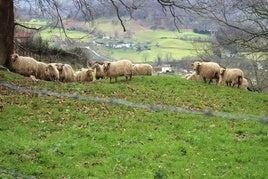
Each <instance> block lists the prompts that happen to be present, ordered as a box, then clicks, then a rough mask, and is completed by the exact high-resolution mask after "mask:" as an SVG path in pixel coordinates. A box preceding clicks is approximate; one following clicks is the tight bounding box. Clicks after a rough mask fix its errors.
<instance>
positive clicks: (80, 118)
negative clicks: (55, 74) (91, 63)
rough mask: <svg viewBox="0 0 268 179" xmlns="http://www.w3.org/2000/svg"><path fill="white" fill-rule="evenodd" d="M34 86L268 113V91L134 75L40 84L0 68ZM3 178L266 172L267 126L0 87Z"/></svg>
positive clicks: (10, 78)
mask: <svg viewBox="0 0 268 179" xmlns="http://www.w3.org/2000/svg"><path fill="white" fill-rule="evenodd" d="M0 81H5V82H8V83H11V84H13V85H17V86H22V87H25V88H27V89H33V90H43V91H44V89H46V90H50V91H53V92H57V93H68V94H76V95H81V96H85V97H89V96H94V97H99V98H111V99H122V100H126V101H130V102H133V103H139V104H148V105H153V104H154V105H155V104H157V105H163V106H174V107H181V108H183V109H188V110H189V111H191V110H195V111H201V110H206V109H210V110H212V111H216V112H228V113H231V114H233V115H237V116H239V115H256V116H268V110H267V102H268V96H267V94H259V93H253V92H247V91H241V90H238V89H231V88H226V87H218V86H215V85H207V84H202V83H196V82H193V81H187V80H185V79H182V78H180V77H178V76H152V77H134V78H133V80H132V81H131V82H127V83H126V82H124V80H123V78H122V79H120V80H119V82H118V83H114V84H110V83H109V80H108V79H107V80H102V81H95V82H92V83H88V84H80V83H68V84H63V83H53V82H45V81H39V83H38V84H35V83H34V82H32V81H31V80H30V79H29V78H25V77H22V76H20V75H17V74H14V73H8V72H2V71H0ZM0 89H1V90H0V93H1V95H0V101H1V104H0V107H1V112H0V145H1V148H0V177H2V178H12V177H15V176H17V177H22V178H23V177H25V178H26V177H36V178H153V177H157V178H167V177H168V178H203V177H208V178H213V177H224V178H245V177H246V178H265V177H266V176H267V175H268V173H267V165H268V162H267V161H268V157H267V155H266V154H267V147H268V135H267V131H268V126H267V124H264V123H260V122H258V121H254V120H253V121H248V120H235V119H233V120H230V119H226V118H224V117H216V116H208V115H195V114H187V113H177V112H169V111H161V110H145V109H141V108H138V107H137V108H135V107H127V106H124V105H118V104H116V103H113V101H112V102H110V103H99V102H94V101H87V100H78V98H77V99H76V98H71V99H68V98H63V97H53V96H47V95H41V94H31V93H29V92H26V93H25V92H14V91H12V90H10V89H9V88H7V87H3V86H0Z"/></svg>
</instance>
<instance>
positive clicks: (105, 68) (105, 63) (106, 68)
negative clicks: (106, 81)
mask: <svg viewBox="0 0 268 179" xmlns="http://www.w3.org/2000/svg"><path fill="white" fill-rule="evenodd" d="M110 65H111V63H110V62H104V64H103V70H104V72H107V71H108V70H109V69H110Z"/></svg>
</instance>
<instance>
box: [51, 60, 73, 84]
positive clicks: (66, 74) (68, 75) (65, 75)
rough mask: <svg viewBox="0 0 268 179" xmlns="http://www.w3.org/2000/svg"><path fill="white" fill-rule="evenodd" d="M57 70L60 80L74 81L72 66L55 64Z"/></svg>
mask: <svg viewBox="0 0 268 179" xmlns="http://www.w3.org/2000/svg"><path fill="white" fill-rule="evenodd" d="M56 66H57V69H58V71H59V77H60V81H62V82H74V81H75V79H74V71H73V68H72V67H71V66H70V65H68V64H61V63H57V64H56Z"/></svg>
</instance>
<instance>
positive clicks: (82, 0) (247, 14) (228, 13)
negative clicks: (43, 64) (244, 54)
mask: <svg viewBox="0 0 268 179" xmlns="http://www.w3.org/2000/svg"><path fill="white" fill-rule="evenodd" d="M21 1H23V2H26V4H28V5H29V6H30V7H31V9H37V11H39V12H41V13H42V14H43V16H45V17H47V18H49V19H50V21H51V22H53V24H54V25H56V26H60V27H62V29H63V32H64V33H65V28H64V24H63V17H64V16H65V15H66V16H67V9H65V7H64V6H62V4H60V1H58V0H16V1H15V0H0V23H1V26H0V47H1V48H0V49H1V51H0V65H4V64H5V65H8V62H9V56H10V54H11V53H12V51H13V37H14V26H15V25H20V24H19V23H15V22H14V3H15V4H17V3H18V2H21ZM64 2H65V3H72V4H73V5H75V7H76V13H72V14H74V16H76V15H77V14H79V13H80V14H82V15H83V16H84V18H85V20H87V21H92V20H93V19H94V16H95V15H96V14H98V12H97V11H96V8H97V7H98V8H99V7H105V9H113V11H114V14H115V15H116V16H117V18H118V20H119V22H120V24H121V25H122V28H123V31H126V27H125V23H124V18H123V16H125V15H128V16H129V17H132V15H133V12H134V11H135V10H138V9H141V8H142V7H144V6H148V5H150V4H155V3H157V4H158V5H160V7H162V11H163V15H162V16H165V15H171V16H172V17H173V22H174V25H175V26H176V27H177V29H179V26H178V24H180V23H182V21H181V19H182V18H183V17H182V14H181V12H182V11H183V14H185V13H188V14H190V15H195V16H201V17H204V18H209V19H211V20H214V21H216V22H218V24H219V27H220V28H222V31H223V32H226V31H225V29H224V28H225V27H226V26H227V27H229V28H231V30H233V31H237V33H236V35H233V34H230V33H225V35H226V39H227V40H226V41H225V42H224V43H226V44H228V43H229V44H236V45H237V46H238V47H240V48H242V47H243V48H246V49H247V50H250V51H252V52H262V53H266V54H267V53H268V45H267V38H268V30H267V26H268V20H267V19H268V13H267V12H268V4H267V0H244V1H241V0H211V1H208V0H183V1H182V0H157V1H153V0H148V1H144V0H99V1H96V0H72V1H64ZM24 4H25V3H24Z"/></svg>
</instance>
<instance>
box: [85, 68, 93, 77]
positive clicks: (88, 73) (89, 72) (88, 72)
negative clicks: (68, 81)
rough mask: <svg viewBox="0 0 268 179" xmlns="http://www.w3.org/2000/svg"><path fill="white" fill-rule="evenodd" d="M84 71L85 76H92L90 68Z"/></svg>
mask: <svg viewBox="0 0 268 179" xmlns="http://www.w3.org/2000/svg"><path fill="white" fill-rule="evenodd" d="M86 73H87V76H89V77H90V76H92V69H88V70H87V72H86Z"/></svg>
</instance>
